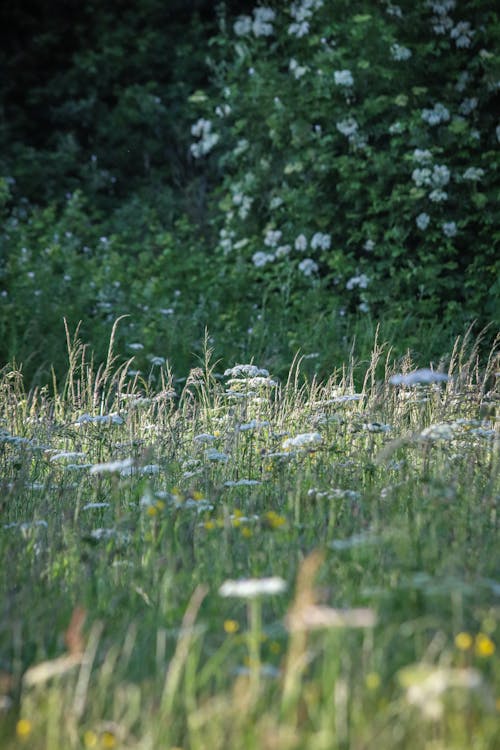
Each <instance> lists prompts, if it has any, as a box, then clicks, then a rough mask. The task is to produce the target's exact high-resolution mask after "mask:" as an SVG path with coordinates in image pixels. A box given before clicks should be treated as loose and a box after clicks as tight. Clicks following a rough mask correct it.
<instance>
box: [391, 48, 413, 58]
mask: <svg viewBox="0 0 500 750" xmlns="http://www.w3.org/2000/svg"><path fill="white" fill-rule="evenodd" d="M411 54H412V53H411V49H408V47H403V46H401V45H400V44H391V57H392V59H393V60H396V62H403V61H404V60H409V59H410V57H411Z"/></svg>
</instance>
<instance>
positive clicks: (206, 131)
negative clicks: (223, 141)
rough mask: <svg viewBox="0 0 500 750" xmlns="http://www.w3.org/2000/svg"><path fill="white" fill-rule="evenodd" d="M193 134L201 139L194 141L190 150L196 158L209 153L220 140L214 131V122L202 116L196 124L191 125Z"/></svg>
mask: <svg viewBox="0 0 500 750" xmlns="http://www.w3.org/2000/svg"><path fill="white" fill-rule="evenodd" d="M191 135H193V136H194V137H195V138H198V139H199V140H198V141H197V142H196V143H192V144H191V146H190V151H191V153H192V155H193V156H194V158H195V159H199V158H200V157H202V156H204V155H205V154H208V152H209V151H211V150H212V149H213V147H214V146H215V145H216V144H217V143H218V142H219V135H218V134H217V133H214V132H212V122H211V121H210V120H205V119H204V118H203V117H200V119H199V120H197V121H196V122H195V123H194V125H192V126H191Z"/></svg>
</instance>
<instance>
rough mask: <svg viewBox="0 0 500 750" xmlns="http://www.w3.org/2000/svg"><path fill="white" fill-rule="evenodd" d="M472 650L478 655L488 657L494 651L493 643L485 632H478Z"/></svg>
mask: <svg viewBox="0 0 500 750" xmlns="http://www.w3.org/2000/svg"><path fill="white" fill-rule="evenodd" d="M474 650H475V652H476V654H477V655H478V656H482V657H484V658H488V657H489V656H493V654H494V653H495V650H496V649H495V644H494V643H493V641H492V640H491V638H490V637H489V636H488V635H486V634H485V633H478V634H477V635H476V640H475V642H474Z"/></svg>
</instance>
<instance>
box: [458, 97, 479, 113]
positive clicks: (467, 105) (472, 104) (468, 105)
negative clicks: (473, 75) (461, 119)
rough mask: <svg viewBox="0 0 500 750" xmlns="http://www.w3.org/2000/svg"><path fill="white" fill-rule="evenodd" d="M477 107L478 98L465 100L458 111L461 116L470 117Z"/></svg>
mask: <svg viewBox="0 0 500 750" xmlns="http://www.w3.org/2000/svg"><path fill="white" fill-rule="evenodd" d="M476 107H477V97H476V96H473V97H471V98H470V99H464V100H463V102H462V103H461V104H460V107H459V108H458V111H459V112H460V114H461V115H470V113H471V112H473V111H474V110H475V109H476Z"/></svg>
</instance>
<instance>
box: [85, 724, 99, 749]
mask: <svg viewBox="0 0 500 750" xmlns="http://www.w3.org/2000/svg"><path fill="white" fill-rule="evenodd" d="M98 740H99V738H98V736H97V734H96V733H95V732H93V731H92V730H91V729H87V731H86V732H84V733H83V744H84V745H85V747H86V748H89V750H90V748H93V747H97V743H98Z"/></svg>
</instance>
